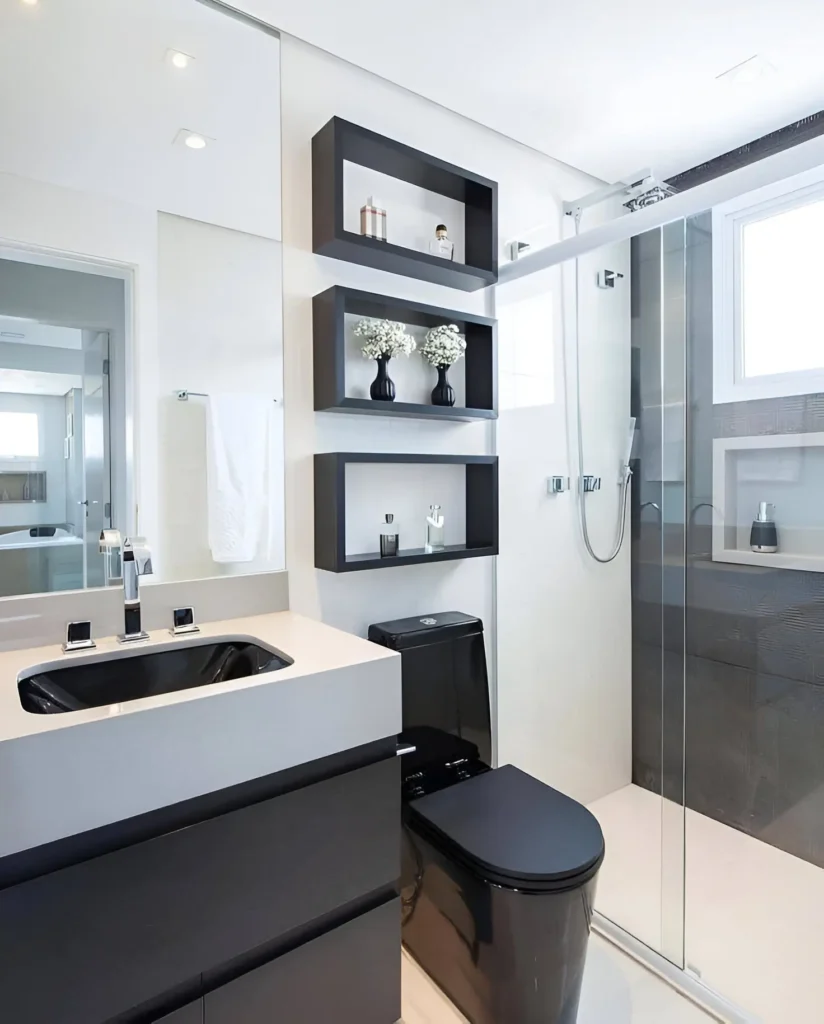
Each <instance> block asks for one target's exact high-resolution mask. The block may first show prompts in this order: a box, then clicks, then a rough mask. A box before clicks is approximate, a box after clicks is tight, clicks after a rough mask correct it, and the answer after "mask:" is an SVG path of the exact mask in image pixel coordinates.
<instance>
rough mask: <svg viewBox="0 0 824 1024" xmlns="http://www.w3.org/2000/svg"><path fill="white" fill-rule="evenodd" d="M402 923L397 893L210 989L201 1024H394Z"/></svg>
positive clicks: (397, 1012) (398, 1010) (398, 1009)
mask: <svg viewBox="0 0 824 1024" xmlns="http://www.w3.org/2000/svg"><path fill="white" fill-rule="evenodd" d="M400 926H401V916H400V901H399V900H397V899H395V900H392V901H391V902H389V903H385V904H384V905H383V906H381V907H378V908H377V909H376V910H371V911H369V913H367V914H363V915H362V916H361V917H358V918H355V920H354V921H349V922H348V923H347V924H344V925H341V926H340V927H339V928H335V929H334V931H331V932H327V933H326V934H325V935H321V936H320V937H319V938H317V939H315V940H314V941H312V942H308V943H306V945H304V946H299V947H298V948H297V949H293V950H292V951H291V952H290V953H286V954H284V955H283V956H280V957H278V958H277V960H273V961H272V962H271V963H268V964H264V966H263V967H259V968H258V969H257V970H255V971H250V972H249V974H244V975H243V976H242V977H240V978H237V979H236V980H235V981H231V982H229V984H228V985H224V986H223V987H222V988H219V989H216V990H215V991H214V992H210V993H208V994H207V996H206V999H205V1008H206V1013H205V1018H204V1024H241V1022H242V1024H285V1022H287V1021H288V1024H318V1022H319V1021H334V1024H395V1021H397V1020H398V1019H399V1017H400V1015H401V934H400Z"/></svg>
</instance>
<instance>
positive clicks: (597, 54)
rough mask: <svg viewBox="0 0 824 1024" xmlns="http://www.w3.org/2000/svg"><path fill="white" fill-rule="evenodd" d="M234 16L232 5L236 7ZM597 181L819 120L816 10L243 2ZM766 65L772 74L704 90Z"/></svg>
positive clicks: (804, 5)
mask: <svg viewBox="0 0 824 1024" xmlns="http://www.w3.org/2000/svg"><path fill="white" fill-rule="evenodd" d="M235 2H236V3H238V0H235ZM241 6H244V7H245V8H246V9H247V10H249V11H250V12H252V13H256V14H258V15H259V16H260V17H263V18H265V19H266V20H268V21H270V22H271V23H272V24H275V25H277V26H278V27H279V28H281V29H282V30H283V31H285V32H288V33H289V34H291V35H295V36H298V37H300V38H302V39H305V40H307V41H308V42H311V43H314V44H315V45H317V46H320V47H322V48H323V49H326V50H328V51H330V52H331V53H335V54H337V55H338V56H340V57H344V58H346V59H347V60H349V61H352V62H353V63H355V64H358V65H360V66H361V67H364V68H366V69H368V70H370V71H373V72H375V73H376V74H379V75H382V76H383V77H385V78H387V79H389V80H391V81H393V82H396V83H398V84H399V85H402V86H405V87H406V88H408V89H411V90H413V91H414V92H417V93H420V94H421V95H423V96H426V97H428V98H429V99H432V100H435V101H437V102H439V103H441V104H443V105H444V106H447V107H449V108H451V109H453V110H456V111H458V112H459V113H461V114H464V115H466V116H467V117H471V118H474V119H475V120H476V121H480V122H481V123H482V124H486V125H488V126H490V127H492V128H495V129H497V130H498V131H500V132H503V133H504V134H506V135H509V136H511V137H512V138H515V139H519V140H520V141H522V142H525V143H527V144H528V145H530V146H533V147H534V148H536V149H538V150H541V151H543V152H545V153H548V154H550V155H551V156H554V157H557V158H558V159H560V160H564V161H566V162H567V163H570V164H572V165H573V166H576V167H579V168H581V169H583V170H586V171H588V172H590V173H591V174H594V175H596V176H598V177H601V178H604V179H607V180H610V181H612V180H616V179H619V178H621V177H623V176H624V175H625V174H629V173H631V172H633V171H635V170H638V169H639V168H642V167H645V166H650V165H651V166H652V167H653V169H654V170H655V172H656V173H657V174H658V175H659V176H660V177H666V176H668V175H672V174H675V173H678V172H679V171H682V170H686V169H687V168H689V167H691V166H693V165H695V164H696V163H699V162H701V161H703V160H706V159H709V158H711V157H713V156H717V155H718V154H720V153H722V152H725V151H727V150H729V149H733V148H735V147H736V146H739V145H742V144H743V143H745V142H749V141H751V140H753V139H755V138H758V137H759V136H761V135H763V134H765V133H767V132H769V131H772V130H774V129H776V128H779V127H782V126H783V125H785V124H788V123H789V122H791V121H794V120H797V119H799V118H801V117H804V116H806V115H808V114H811V113H814V112H816V111H817V110H819V109H821V108H822V107H824V58H822V41H824V2H822V0H686V2H685V3H684V2H682V3H678V2H669V3H668V2H662V0H658V2H657V3H655V2H651V0H621V2H617V0H611V2H610V0H507V2H503V0H415V3H414V4H412V5H409V4H399V3H391V2H390V3H387V2H386V0H311V2H307V0H241ZM757 53H759V54H762V55H764V56H765V57H767V58H768V59H769V61H770V62H771V63H772V64H773V65H774V66H775V67H776V69H777V73H776V74H775V75H773V76H772V77H770V78H769V79H767V80H764V81H761V82H758V83H756V84H755V85H753V86H751V87H748V88H744V87H741V86H739V87H733V86H731V85H730V84H729V83H724V82H718V81H716V76H718V75H719V74H721V73H722V72H724V71H726V70H727V69H729V68H731V67H732V66H734V65H736V64H739V63H740V62H742V61H744V60H747V59H748V58H749V57H752V56H753V55H754V54H757Z"/></svg>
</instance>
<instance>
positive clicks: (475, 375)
mask: <svg viewBox="0 0 824 1024" xmlns="http://www.w3.org/2000/svg"><path fill="white" fill-rule="evenodd" d="M347 313H349V314H352V315H354V316H359V317H377V318H379V319H380V318H384V319H387V320H397V321H399V322H401V323H405V324H411V325H413V326H415V327H426V328H430V327H438V326H439V325H440V324H455V325H456V326H457V327H458V329H459V330H460V331H461V333H462V334H463V335H464V337H465V338H466V355H465V357H464V358H465V361H466V367H465V374H466V377H465V380H466V407H464V406H451V407H450V406H442V405H423V404H417V403H414V402H373V401H372V400H371V399H370V398H347V396H346V325H345V317H346V314H347ZM312 334H313V344H314V379H315V410H316V411H317V412H358V413H368V414H370V415H373V416H406V417H415V418H417V419H436V420H458V421H460V420H492V419H495V418H496V417H497V415H498V412H497V406H498V396H497V388H496V381H497V378H496V374H495V360H496V346H497V336H498V328H497V321H496V320H490V319H488V318H487V317H482V316H473V315H471V314H469V313H459V312H457V311H455V310H454V309H441V308H439V307H438V306H425V305H423V304H422V303H420V302H407V301H406V300H404V299H396V298H392V297H390V296H388V295H374V294H373V293H372V292H362V291H358V290H356V289H355V288H343V287H341V286H340V285H336V286H335V287H333V288H328V289H327V290H326V291H325V292H321V293H320V294H319V295H316V296H315V297H314V299H313V300H312Z"/></svg>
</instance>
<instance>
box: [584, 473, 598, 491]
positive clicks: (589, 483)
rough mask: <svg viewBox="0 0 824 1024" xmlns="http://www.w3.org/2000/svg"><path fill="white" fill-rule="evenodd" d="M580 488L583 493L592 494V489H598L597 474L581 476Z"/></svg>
mask: <svg viewBox="0 0 824 1024" xmlns="http://www.w3.org/2000/svg"><path fill="white" fill-rule="evenodd" d="M581 490H582V491H583V492H584V494H592V492H593V491H600V490H601V478H600V477H599V476H582V477H581Z"/></svg>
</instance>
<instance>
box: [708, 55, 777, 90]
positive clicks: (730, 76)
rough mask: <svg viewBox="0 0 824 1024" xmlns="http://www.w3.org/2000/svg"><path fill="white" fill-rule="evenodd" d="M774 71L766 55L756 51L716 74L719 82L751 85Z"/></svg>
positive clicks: (773, 66)
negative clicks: (752, 55)
mask: <svg viewBox="0 0 824 1024" xmlns="http://www.w3.org/2000/svg"><path fill="white" fill-rule="evenodd" d="M775 71H776V69H775V65H774V64H771V63H770V62H769V61H768V60H767V58H766V57H763V56H762V55H761V54H760V53H757V54H755V56H754V57H749V58H748V59H747V60H744V61H742V62H741V63H740V64H736V65H735V67H732V68H729V70H727V71H724V72H722V73H721V74H720V75H718V79H717V80H718V81H719V82H728V83H730V84H731V85H751V84H752V83H753V82H758V81H760V80H761V79H762V78H769V77H770V76H771V75H774V74H775Z"/></svg>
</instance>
